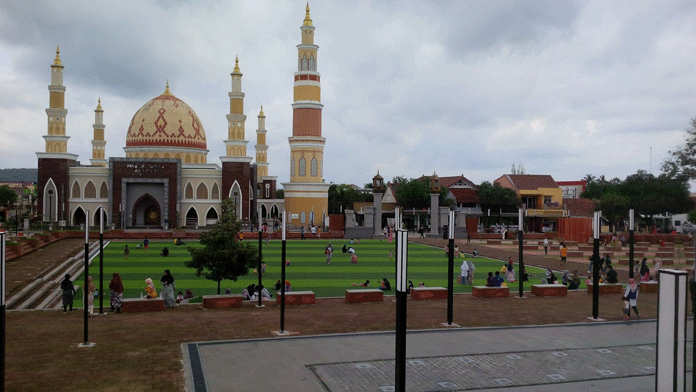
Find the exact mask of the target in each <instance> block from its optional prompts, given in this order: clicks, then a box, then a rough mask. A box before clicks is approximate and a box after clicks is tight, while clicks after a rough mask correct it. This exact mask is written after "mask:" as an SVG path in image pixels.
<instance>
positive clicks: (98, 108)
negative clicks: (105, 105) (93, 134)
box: [96, 97, 103, 111]
mask: <svg viewBox="0 0 696 392" xmlns="http://www.w3.org/2000/svg"><path fill="white" fill-rule="evenodd" d="M102 110H103V109H102V107H101V97H99V99H98V100H97V110H96V111H102Z"/></svg>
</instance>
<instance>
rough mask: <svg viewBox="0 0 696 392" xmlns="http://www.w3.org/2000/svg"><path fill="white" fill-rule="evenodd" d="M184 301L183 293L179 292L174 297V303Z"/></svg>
mask: <svg viewBox="0 0 696 392" xmlns="http://www.w3.org/2000/svg"><path fill="white" fill-rule="evenodd" d="M183 299H184V293H182V292H181V291H179V293H178V294H177V295H176V303H178V304H179V303H181V301H182V300H183Z"/></svg>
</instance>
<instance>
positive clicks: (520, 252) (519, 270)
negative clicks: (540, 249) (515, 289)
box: [517, 208, 524, 298]
mask: <svg viewBox="0 0 696 392" xmlns="http://www.w3.org/2000/svg"><path fill="white" fill-rule="evenodd" d="M517 233H518V234H519V238H518V240H519V242H520V243H519V250H518V252H517V253H518V258H519V259H520V261H519V263H518V265H517V273H518V275H519V278H520V298H522V297H524V276H523V275H522V271H524V252H523V250H524V245H523V243H524V240H523V234H524V210H523V209H521V208H520V212H519V218H518V223H517Z"/></svg>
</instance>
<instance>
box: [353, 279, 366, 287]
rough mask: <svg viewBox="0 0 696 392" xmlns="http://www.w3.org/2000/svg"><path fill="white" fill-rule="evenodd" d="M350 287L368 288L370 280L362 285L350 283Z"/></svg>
mask: <svg viewBox="0 0 696 392" xmlns="http://www.w3.org/2000/svg"><path fill="white" fill-rule="evenodd" d="M350 285H351V286H361V287H370V280H369V279H368V280H366V281H365V282H363V283H351V284H350Z"/></svg>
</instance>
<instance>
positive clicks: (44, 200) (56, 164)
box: [36, 47, 80, 222]
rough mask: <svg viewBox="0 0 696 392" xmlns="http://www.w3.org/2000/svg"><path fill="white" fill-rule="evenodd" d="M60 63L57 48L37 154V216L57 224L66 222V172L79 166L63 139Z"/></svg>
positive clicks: (62, 98) (64, 112) (62, 90)
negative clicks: (43, 145) (42, 143)
mask: <svg viewBox="0 0 696 392" xmlns="http://www.w3.org/2000/svg"><path fill="white" fill-rule="evenodd" d="M63 68H64V67H63V63H62V62H61V60H60V47H57V48H56V58H55V59H54V60H53V64H51V84H50V85H49V86H48V92H49V101H48V109H46V115H48V129H47V134H46V135H44V137H43V138H44V140H45V141H46V151H45V152H37V153H36V157H37V158H38V160H39V162H38V165H37V168H38V170H37V181H36V182H37V184H36V189H37V192H38V195H39V202H38V213H39V215H42V216H43V221H45V222H58V221H62V220H67V219H68V214H67V211H69V206H67V204H68V197H67V195H68V189H69V184H68V182H69V176H70V174H69V171H70V168H71V167H73V166H78V165H79V164H80V163H79V162H77V155H75V154H70V153H68V139H69V137H68V136H65V117H66V116H67V114H68V111H67V109H65V86H63Z"/></svg>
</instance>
